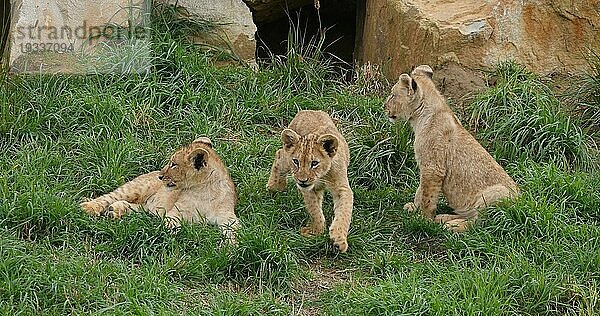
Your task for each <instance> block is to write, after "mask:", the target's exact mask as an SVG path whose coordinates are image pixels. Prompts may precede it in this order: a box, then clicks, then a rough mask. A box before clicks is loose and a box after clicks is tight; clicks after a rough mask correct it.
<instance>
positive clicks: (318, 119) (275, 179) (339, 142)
mask: <svg viewBox="0 0 600 316" xmlns="http://www.w3.org/2000/svg"><path fill="white" fill-rule="evenodd" d="M281 141H282V142H283V148H282V149H279V150H278V151H277V153H276V154H275V161H274V162H273V167H272V168H271V176H270V177H269V182H268V183H267V189H269V190H278V191H283V190H284V189H285V187H286V180H285V176H286V175H287V174H288V173H290V171H291V172H292V175H293V176H294V180H295V181H296V185H297V186H298V189H299V190H300V193H302V196H303V197H304V203H305V204H306V209H307V211H308V214H309V215H310V222H309V225H308V226H306V227H302V228H301V229H300V233H301V234H302V235H303V236H311V235H319V234H322V233H323V230H324V228H325V216H324V215H323V210H322V209H321V204H322V203H323V191H324V190H325V189H328V190H329V191H330V192H331V194H332V196H333V212H334V219H333V221H332V223H331V226H330V227H329V238H331V240H332V241H333V244H334V245H335V246H337V247H338V248H339V250H340V251H341V252H346V251H347V250H348V241H347V236H348V230H349V229H350V221H351V217H352V204H353V201H354V195H353V193H352V190H351V189H350V184H349V183H348V174H347V170H348V163H349V161H350V152H349V150H348V143H346V140H345V139H344V137H343V136H342V134H340V132H339V131H338V129H337V128H336V127H335V124H334V123H333V121H332V120H331V118H330V117H329V115H327V113H325V112H322V111H300V112H298V114H296V117H294V119H293V120H292V122H290V126H289V128H287V129H285V130H284V131H283V132H282V133H281Z"/></svg>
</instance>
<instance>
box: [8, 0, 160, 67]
mask: <svg viewBox="0 0 600 316" xmlns="http://www.w3.org/2000/svg"><path fill="white" fill-rule="evenodd" d="M11 7H12V14H11V22H12V25H11V35H10V58H9V65H10V70H11V72H14V73H22V72H52V73H56V72H63V73H79V72H84V73H87V72H96V71H100V72H103V71H106V72H108V71H111V70H115V71H121V72H122V71H145V70H147V69H148V67H149V64H148V63H149V60H150V51H149V46H148V43H149V41H148V40H149V34H148V33H147V29H145V28H144V26H145V25H146V24H145V23H147V16H148V15H147V13H148V12H149V8H148V7H147V6H146V2H145V1H144V0H134V1H133V2H132V1H130V0H112V1H109V2H102V3H100V2H98V1H93V0H80V1H71V0H37V1H26V0H16V1H13V3H12V6H11ZM129 20H131V21H132V22H133V23H132V25H131V26H129V22H128V21H129ZM127 32H130V33H129V35H130V36H129V38H130V39H131V42H135V43H134V44H133V45H134V46H135V49H139V50H140V52H138V53H139V54H138V55H137V56H146V57H147V58H145V59H144V58H142V59H141V60H139V61H138V62H135V63H128V64H127V65H128V66H127V67H129V68H127V69H123V68H120V69H119V70H117V69H116V68H114V67H119V66H124V65H125V64H123V65H118V64H115V63H114V61H115V59H120V58H121V57H122V55H119V56H117V55H118V54H120V53H122V52H123V51H122V49H124V47H125V46H126V45H125V42H127V43H129V42H130V41H129V40H123V38H120V39H118V40H116V41H113V40H114V37H113V36H114V35H117V34H125V33H127ZM110 38H112V39H110ZM109 42H110V43H109ZM100 44H102V45H100ZM128 47H129V46H128ZM131 47H133V46H131ZM131 47H129V48H125V49H130V48H131ZM100 50H101V53H102V56H100V55H98V54H99V53H100ZM99 58H100V59H99ZM111 58H115V59H111ZM104 61H106V62H107V64H104V63H103V62H104ZM107 65H108V66H109V67H111V68H110V69H109V68H103V67H104V66H107ZM133 66H135V69H134V68H132V67H133Z"/></svg>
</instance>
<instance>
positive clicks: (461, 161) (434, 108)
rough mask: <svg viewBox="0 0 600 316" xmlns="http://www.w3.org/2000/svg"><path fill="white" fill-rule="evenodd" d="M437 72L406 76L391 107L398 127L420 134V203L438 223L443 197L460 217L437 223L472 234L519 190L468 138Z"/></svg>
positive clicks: (419, 70)
mask: <svg viewBox="0 0 600 316" xmlns="http://www.w3.org/2000/svg"><path fill="white" fill-rule="evenodd" d="M432 76H433V70H432V69H431V67H429V66H427V65H421V66H419V67H417V68H416V69H415V70H413V72H412V73H411V75H410V76H409V75H407V74H402V75H401V76H400V79H399V80H398V83H396V84H395V85H394V87H393V88H392V94H391V95H390V96H389V97H388V99H387V101H386V102H385V105H384V106H385V112H386V114H387V115H388V117H389V118H390V120H391V121H392V122H395V121H396V120H397V119H403V120H407V121H408V122H409V123H410V125H411V126H412V128H413V131H414V133H415V143H414V148H415V159H416V161H417V164H418V166H419V173H420V175H419V176H420V184H419V187H418V188H417V193H416V194H415V201H414V203H407V204H406V205H404V209H406V210H409V211H414V210H416V209H421V212H422V214H423V216H425V217H428V218H431V219H433V218H434V216H435V210H436V204H437V201H438V197H439V194H440V191H442V192H443V193H444V195H445V196H446V199H447V200H448V203H449V204H450V206H451V207H452V208H453V209H454V212H455V213H456V215H450V214H441V215H438V216H435V221H436V222H438V223H443V224H444V227H446V228H449V229H451V230H453V231H456V232H461V231H464V230H466V229H467V226H468V224H469V223H470V221H472V220H474V219H475V218H476V217H477V215H478V211H479V210H480V209H481V208H484V207H486V206H488V205H490V204H492V203H494V202H496V201H498V200H499V199H503V198H515V197H516V196H517V195H518V194H519V189H518V187H517V185H516V184H515V182H514V181H513V180H512V179H511V178H510V176H509V175H508V174H507V173H506V172H505V171H504V169H502V167H501V166H500V165H499V164H498V163H497V162H496V161H495V160H494V158H492V156H490V154H489V153H488V152H487V151H486V150H485V149H484V148H483V147H482V146H481V145H480V144H479V143H478V142H477V141H476V140H475V138H474V137H473V136H471V134H469V132H467V131H466V130H465V129H464V128H463V127H462V125H461V124H460V122H459V121H458V119H457V118H456V116H455V115H454V113H452V110H451V109H450V107H449V106H448V105H447V104H446V100H445V99H444V97H443V96H442V95H441V94H440V93H439V91H438V90H437V89H436V88H435V85H434V83H433V81H432V80H431V78H432Z"/></svg>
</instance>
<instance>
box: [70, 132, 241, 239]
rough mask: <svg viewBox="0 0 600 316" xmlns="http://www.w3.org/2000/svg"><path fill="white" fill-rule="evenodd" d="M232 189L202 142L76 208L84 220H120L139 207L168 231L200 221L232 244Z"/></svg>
mask: <svg viewBox="0 0 600 316" xmlns="http://www.w3.org/2000/svg"><path fill="white" fill-rule="evenodd" d="M236 200H237V197H236V193H235V187H234V185H233V181H232V180H231V177H229V173H228V172H227V169H226V168H225V165H223V162H221V159H220V158H219V155H218V154H217V153H216V152H215V151H214V150H213V148H212V142H211V141H210V139H208V138H206V137H201V138H198V139H196V140H195V141H194V142H192V143H191V144H190V145H188V146H185V147H182V148H180V149H179V150H177V151H176V152H175V153H174V154H173V156H171V159H170V161H169V163H168V164H167V165H166V166H165V167H164V168H163V169H162V170H161V171H153V172H150V173H147V174H144V175H141V176H138V177H137V178H135V179H133V180H131V181H130V182H127V183H125V184H124V185H122V186H120V187H119V188H117V189H116V190H114V191H113V192H111V193H108V194H105V195H102V196H100V197H98V198H96V199H93V200H91V201H87V202H83V203H81V204H80V205H81V207H82V208H83V209H84V210H85V211H86V212H87V213H88V214H90V215H94V216H98V215H100V214H103V213H106V214H107V215H109V216H111V217H114V218H120V217H121V216H122V215H124V214H125V213H128V212H130V211H133V210H139V209H140V208H143V209H145V210H146V211H148V212H150V213H152V214H154V215H157V216H160V217H164V218H165V219H166V220H167V225H168V226H169V227H171V228H174V227H178V226H180V225H181V224H180V222H181V221H188V222H200V221H204V220H206V221H207V222H209V223H212V224H216V225H218V226H219V228H220V229H221V231H222V232H223V234H225V236H226V237H227V238H228V240H229V241H230V242H232V243H234V242H235V235H234V231H235V229H236V228H237V227H238V225H239V221H238V218H237V216H236V215H235V213H234V208H235V204H236Z"/></svg>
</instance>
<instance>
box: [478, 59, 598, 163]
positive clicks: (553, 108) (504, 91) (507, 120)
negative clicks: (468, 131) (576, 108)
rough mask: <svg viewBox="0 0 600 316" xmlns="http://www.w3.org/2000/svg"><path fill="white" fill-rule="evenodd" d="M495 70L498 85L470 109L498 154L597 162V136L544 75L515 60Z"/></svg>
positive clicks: (514, 158)
mask: <svg viewBox="0 0 600 316" xmlns="http://www.w3.org/2000/svg"><path fill="white" fill-rule="evenodd" d="M494 75H495V76H496V84H495V86H493V87H491V88H490V89H488V90H486V91H484V92H483V93H482V94H480V95H479V96H477V97H476V98H475V100H474V101H473V102H472V104H471V105H470V107H469V110H470V111H471V113H472V115H471V124H472V126H474V127H475V128H476V129H477V131H479V132H480V134H481V137H480V139H482V140H484V141H483V143H484V145H485V146H486V147H488V148H491V149H492V151H493V152H494V154H495V156H496V157H499V158H500V159H501V160H503V161H504V162H510V161H518V160H520V159H533V160H535V161H537V162H545V161H551V162H553V163H555V164H556V165H558V166H560V167H562V168H572V167H581V168H590V167H595V151H596V146H595V143H594V141H593V139H592V138H591V137H590V136H589V135H588V134H587V133H586V132H585V131H584V130H583V129H582V128H581V126H580V124H579V122H578V118H576V117H572V116H570V115H569V114H568V113H567V112H566V111H565V110H564V109H563V108H562V106H561V104H560V102H559V100H558V99H557V98H556V96H555V95H554V94H553V92H552V91H551V90H550V89H549V88H548V87H547V86H546V85H545V84H544V83H543V82H542V81H541V80H540V79H539V78H537V77H536V76H535V75H534V74H532V73H530V72H529V71H527V70H526V69H525V68H524V67H522V66H520V65H517V64H515V63H514V62H505V63H501V64H499V65H498V67H497V68H496V70H495V72H494Z"/></svg>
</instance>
